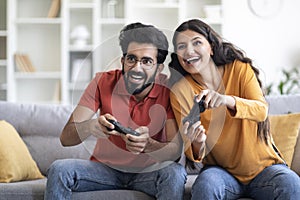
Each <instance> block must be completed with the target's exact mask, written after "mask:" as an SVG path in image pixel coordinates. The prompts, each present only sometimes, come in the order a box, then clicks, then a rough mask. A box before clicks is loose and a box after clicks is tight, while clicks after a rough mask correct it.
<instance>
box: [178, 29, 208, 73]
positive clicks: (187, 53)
mask: <svg viewBox="0 0 300 200" xmlns="http://www.w3.org/2000/svg"><path fill="white" fill-rule="evenodd" d="M176 53H177V56H178V60H179V63H180V64H181V66H182V67H183V68H184V69H185V70H186V71H187V72H188V73H190V74H195V73H199V72H200V71H201V70H203V69H204V68H206V67H207V66H208V64H209V63H210V62H212V59H211V55H213V51H212V48H211V45H210V44H209V42H208V41H207V39H206V38H205V37H204V36H203V35H201V34H199V33H197V32H195V31H192V30H186V31H183V32H181V33H179V34H178V36H177V38H176Z"/></svg>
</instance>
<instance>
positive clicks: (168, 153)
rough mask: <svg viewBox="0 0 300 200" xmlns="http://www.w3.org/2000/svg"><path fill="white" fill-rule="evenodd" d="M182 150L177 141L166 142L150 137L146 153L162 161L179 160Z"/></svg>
mask: <svg viewBox="0 0 300 200" xmlns="http://www.w3.org/2000/svg"><path fill="white" fill-rule="evenodd" d="M181 152H182V146H180V144H179V143H177V142H173V141H172V142H166V143H161V142H158V141H156V140H153V139H152V138H150V141H149V143H148V144H147V146H146V148H145V150H144V153H147V154H149V155H150V156H151V157H153V158H154V159H156V160H157V161H159V162H162V161H169V160H172V161H175V160H177V159H178V158H179V157H180V155H181Z"/></svg>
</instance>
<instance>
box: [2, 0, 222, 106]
mask: <svg viewBox="0 0 300 200" xmlns="http://www.w3.org/2000/svg"><path fill="white" fill-rule="evenodd" d="M57 5H59V6H57ZM221 8H222V0H203V1H199V0H10V1H8V0H0V9H1V10H0V17H1V18H0V19H1V20H0V45H1V46H0V48H1V52H0V100H8V101H15V102H38V103H62V104H73V105H74V104H77V102H78V100H79V97H80V96H81V94H82V92H83V91H84V89H85V87H86V86H87V84H88V82H89V81H90V80H91V79H92V77H93V76H94V74H95V72H98V71H106V70H108V69H111V68H119V67H120V56H121V51H120V47H119V44H118V35H119V32H120V30H121V29H122V28H123V26H124V25H125V24H128V23H131V22H136V21H140V22H143V23H149V24H154V25H155V26H157V27H159V28H161V29H162V30H163V31H164V32H165V33H166V34H167V36H168V37H169V39H170V41H171V37H172V35H173V30H174V29H175V28H176V27H177V26H178V24H179V23H181V22H182V21H184V20H186V19H189V18H195V17H197V18H202V19H204V21H206V22H208V23H209V24H211V25H212V26H213V27H214V28H216V30H217V31H219V32H220V33H221V32H222V21H221V17H220V13H221V11H220V10H221ZM209 9H210V10H212V11H209ZM216 10H217V12H216ZM210 12H212V13H210ZM216 13H217V15H216ZM218 14H219V15H218ZM166 16H167V17H166ZM6 44H7V45H6ZM172 48H173V47H172V45H171V43H170V51H172ZM15 55H25V57H26V58H27V60H29V64H28V62H27V65H29V67H25V68H24V67H23V68H21V67H20V66H18V64H17V62H16V59H15ZM167 62H168V60H167Z"/></svg>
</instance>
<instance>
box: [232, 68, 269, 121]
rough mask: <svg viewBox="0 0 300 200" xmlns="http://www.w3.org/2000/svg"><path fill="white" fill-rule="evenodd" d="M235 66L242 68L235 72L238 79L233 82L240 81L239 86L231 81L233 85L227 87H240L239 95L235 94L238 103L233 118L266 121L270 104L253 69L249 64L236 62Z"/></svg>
mask: <svg viewBox="0 0 300 200" xmlns="http://www.w3.org/2000/svg"><path fill="white" fill-rule="evenodd" d="M235 65H240V66H239V67H235V69H234V70H233V71H234V72H233V73H235V75H234V76H235V77H236V78H235V79H232V80H238V84H236V81H235V82H234V81H231V82H230V84H231V85H230V84H229V85H227V87H238V89H237V91H238V94H233V97H234V99H235V101H236V113H235V115H234V116H232V117H235V118H240V119H249V120H253V121H256V122H260V121H264V120H265V119H266V118H267V115H268V104H267V102H266V100H265V98H264V96H263V92H262V89H261V88H260V86H259V83H258V80H257V78H256V76H255V73H254V71H253V69H252V68H251V66H250V65H249V64H248V63H242V62H235ZM242 65H246V66H242ZM233 84H235V85H236V86H234V85H233ZM237 85H238V86H237Z"/></svg>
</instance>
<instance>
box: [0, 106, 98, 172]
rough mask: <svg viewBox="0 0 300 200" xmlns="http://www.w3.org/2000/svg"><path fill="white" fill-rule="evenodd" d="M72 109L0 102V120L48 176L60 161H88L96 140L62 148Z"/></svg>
mask: <svg viewBox="0 0 300 200" xmlns="http://www.w3.org/2000/svg"><path fill="white" fill-rule="evenodd" d="M71 112H72V107H71V106H67V105H52V104H51V105H44V104H22V103H11V102H4V101H0V120H6V121H7V122H9V123H11V124H12V125H13V126H14V127H15V128H16V130H17V132H18V133H19V134H20V136H21V137H22V139H23V141H24V142H25V144H26V145H27V147H28V149H29V151H30V153H31V156H32V157H33V159H34V160H35V161H36V163H37V165H38V167H39V168H40V170H41V172H42V173H43V174H44V175H45V174H46V171H47V169H48V167H49V166H50V164H51V163H52V162H53V161H54V160H57V159H64V158H82V159H89V157H90V155H91V153H92V151H93V148H94V145H95V140H91V139H90V140H86V141H85V142H83V143H82V144H80V145H77V146H74V147H63V146H62V145H61V143H60V141H59V136H60V134H61V131H62V129H63V127H64V125H65V123H66V122H67V120H68V119H69V116H70V114H71Z"/></svg>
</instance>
